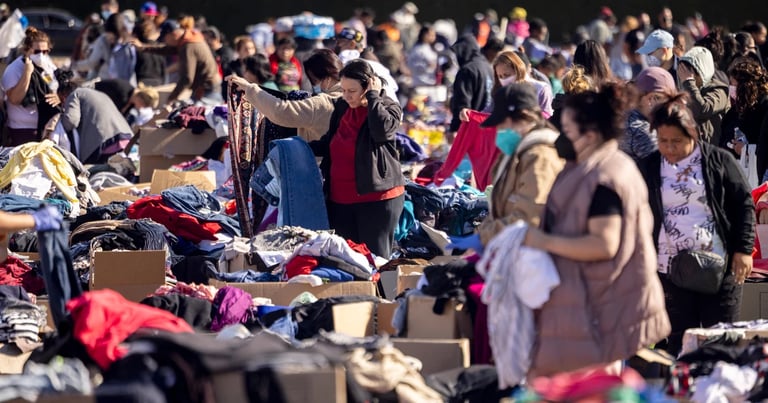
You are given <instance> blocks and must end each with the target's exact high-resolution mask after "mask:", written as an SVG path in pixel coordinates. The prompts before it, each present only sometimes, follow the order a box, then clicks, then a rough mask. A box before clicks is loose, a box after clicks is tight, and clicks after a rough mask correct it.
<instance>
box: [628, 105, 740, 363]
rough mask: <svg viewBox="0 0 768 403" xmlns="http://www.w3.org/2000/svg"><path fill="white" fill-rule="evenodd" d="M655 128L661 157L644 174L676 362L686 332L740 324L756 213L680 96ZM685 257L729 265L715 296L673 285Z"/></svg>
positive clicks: (734, 171) (647, 162)
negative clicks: (708, 256)
mask: <svg viewBox="0 0 768 403" xmlns="http://www.w3.org/2000/svg"><path fill="white" fill-rule="evenodd" d="M653 127H654V129H655V130H656V131H657V132H658V137H659V150H658V151H657V152H654V153H653V154H651V155H650V156H648V158H646V159H644V160H643V161H641V162H640V164H639V166H640V170H641V171H642V173H643V176H644V177H645V183H646V184H647V186H648V194H649V202H650V206H651V211H653V218H654V225H653V235H654V238H653V239H654V241H655V242H656V249H657V250H658V271H659V277H660V278H661V282H662V285H663V286H664V291H665V297H666V306H667V312H668V313H669V319H670V321H671V322H672V334H671V335H670V337H669V339H668V345H667V351H668V352H669V353H671V354H673V355H677V354H678V353H679V352H680V348H681V346H682V339H683V333H685V330H686V329H689V328H698V327H705V328H706V327H710V326H713V325H715V324H717V323H720V322H723V323H731V322H734V321H736V320H737V319H738V316H739V306H740V305H741V284H743V283H744V279H745V278H746V277H747V276H748V275H749V272H750V270H751V269H752V247H753V245H754V240H755V233H754V229H753V228H754V225H755V212H754V204H753V201H752V195H751V192H750V190H751V189H750V188H748V187H747V185H746V183H745V182H744V176H743V175H742V174H741V172H740V168H739V166H738V164H737V163H736V161H735V160H734V159H733V157H732V156H730V155H728V153H727V152H726V151H725V150H723V149H721V148H719V147H713V146H710V145H709V144H707V143H706V142H703V141H701V139H699V133H698V131H697V128H696V122H695V121H694V119H693V113H692V112H691V110H689V109H688V107H687V106H686V104H685V102H684V100H683V98H682V96H677V97H675V98H673V99H671V100H669V101H668V102H666V103H664V104H662V105H660V106H659V107H658V108H656V110H655V111H654V113H653ZM681 249H690V250H694V251H706V252H711V253H714V254H717V255H719V256H721V257H723V258H724V259H725V267H723V268H722V270H723V271H724V273H725V278H724V279H723V282H722V285H721V286H720V288H719V290H717V291H716V293H715V294H704V293H700V292H696V291H692V290H689V289H686V288H682V287H679V286H678V285H676V284H673V283H672V282H671V281H670V277H669V273H670V272H671V269H672V267H670V261H671V259H672V258H673V257H674V256H675V255H677V254H678V253H680V252H681Z"/></svg>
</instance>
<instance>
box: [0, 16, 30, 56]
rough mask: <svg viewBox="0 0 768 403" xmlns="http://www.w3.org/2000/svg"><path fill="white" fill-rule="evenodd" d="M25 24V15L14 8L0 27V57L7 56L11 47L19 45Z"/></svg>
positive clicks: (22, 38) (22, 37) (26, 23)
mask: <svg viewBox="0 0 768 403" xmlns="http://www.w3.org/2000/svg"><path fill="white" fill-rule="evenodd" d="M27 25H28V22H27V17H25V16H24V14H22V13H21V11H20V10H19V9H16V10H15V11H14V12H13V14H11V16H10V17H9V18H8V20H7V21H6V22H5V24H3V26H2V28H0V57H2V58H6V57H8V55H9V54H10V53H11V50H12V49H15V48H17V47H19V45H21V42H22V41H23V40H24V30H25V29H26V28H27Z"/></svg>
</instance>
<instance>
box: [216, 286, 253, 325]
mask: <svg viewBox="0 0 768 403" xmlns="http://www.w3.org/2000/svg"><path fill="white" fill-rule="evenodd" d="M252 308H253V297H251V294H249V293H247V292H245V291H243V290H241V289H239V288H235V287H223V288H221V289H219V291H218V292H217V293H216V297H214V299H213V309H212V311H211V331H214V332H218V331H221V329H223V328H225V327H226V326H229V325H234V324H237V323H240V324H246V323H248V322H249V321H251V320H253V318H254V315H253V309H252Z"/></svg>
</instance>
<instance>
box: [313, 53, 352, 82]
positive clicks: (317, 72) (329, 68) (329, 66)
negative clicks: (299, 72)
mask: <svg viewBox="0 0 768 403" xmlns="http://www.w3.org/2000/svg"><path fill="white" fill-rule="evenodd" d="M343 68H344V63H342V62H341V59H339V56H337V55H336V53H334V52H333V51H332V50H330V49H326V48H322V49H317V50H315V51H313V52H312V54H311V55H310V56H309V58H307V60H305V61H304V71H306V73H307V76H308V77H310V78H314V79H315V80H317V81H321V80H325V79H326V78H328V77H330V78H332V79H333V80H334V81H336V82H338V81H339V80H341V76H340V73H341V70H342V69H343Z"/></svg>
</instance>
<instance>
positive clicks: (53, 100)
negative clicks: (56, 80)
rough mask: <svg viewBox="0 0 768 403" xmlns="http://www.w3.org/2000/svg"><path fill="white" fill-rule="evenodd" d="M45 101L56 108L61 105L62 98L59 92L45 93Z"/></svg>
mask: <svg viewBox="0 0 768 403" xmlns="http://www.w3.org/2000/svg"><path fill="white" fill-rule="evenodd" d="M45 102H46V103H47V104H48V105H51V106H52V107H54V108H55V107H57V106H59V105H61V99H59V96H58V95H57V94H45Z"/></svg>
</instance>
